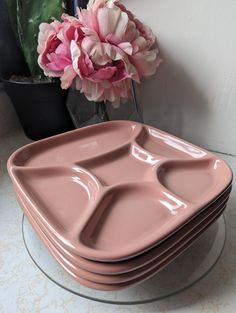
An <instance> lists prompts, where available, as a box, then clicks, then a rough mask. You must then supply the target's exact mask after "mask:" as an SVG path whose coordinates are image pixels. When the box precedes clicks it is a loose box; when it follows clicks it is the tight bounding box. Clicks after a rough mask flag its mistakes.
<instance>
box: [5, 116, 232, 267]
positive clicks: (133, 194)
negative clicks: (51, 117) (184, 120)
mask: <svg viewBox="0 0 236 313" xmlns="http://www.w3.org/2000/svg"><path fill="white" fill-rule="evenodd" d="M8 170H9V173H10V175H11V178H12V180H13V182H14V185H15V188H16V190H17V192H18V193H19V195H20V197H22V198H24V199H26V201H27V202H29V203H30V205H31V206H32V208H33V211H35V212H37V214H38V215H39V216H40V217H41V219H43V220H44V222H45V223H46V225H47V227H48V228H49V229H50V232H52V233H53V234H54V235H55V236H56V237H57V238H58V240H59V241H60V242H61V244H62V245H63V246H64V247H66V248H67V250H69V251H70V252H72V253H74V254H78V255H80V256H83V257H85V258H88V259H91V260H100V261H111V262H112V261H118V260H124V259H128V258H131V257H133V256H135V255H138V254H141V253H143V252H144V251H146V250H148V249H150V248H151V247H153V246H155V245H157V244H158V243H159V242H160V241H161V240H163V239H164V238H166V236H169V235H170V234H171V233H173V232H174V231H175V230H176V229H178V228H179V227H180V226H181V225H183V224H184V223H185V222H187V221H188V220H189V219H190V218H191V217H193V216H194V214H196V213H197V212H199V211H200V210H201V209H202V208H204V207H205V206H206V205H207V204H208V203H209V202H211V201H212V199H213V198H215V197H216V196H217V195H219V194H220V193H222V192H223V191H224V189H225V188H226V187H227V186H228V185H229V184H230V182H231V180H232V173H231V170H230V169H229V167H228V166H227V165H226V164H225V162H224V161H222V160H219V159H218V158H217V157H216V156H214V155H213V154H212V153H209V152H207V151H205V150H203V149H201V148H198V147H196V146H194V145H192V144H189V143H187V142H185V141H183V140H180V139H178V138H176V137H174V136H171V135H169V134H166V133H164V132H162V131H159V130H157V129H154V128H152V127H149V126H145V125H141V124H138V123H135V122H128V121H115V122H107V123H103V124H98V125H94V126H90V127H86V128H84V129H79V130H75V131H72V132H69V133H66V134H62V135H59V136H55V137H51V138H48V139H45V140H42V141H39V142H36V143H33V144H30V145H28V146H25V147H23V148H21V149H19V150H18V151H16V152H15V153H14V154H13V155H12V156H11V158H10V159H9V162H8ZM121 229H122V231H121Z"/></svg>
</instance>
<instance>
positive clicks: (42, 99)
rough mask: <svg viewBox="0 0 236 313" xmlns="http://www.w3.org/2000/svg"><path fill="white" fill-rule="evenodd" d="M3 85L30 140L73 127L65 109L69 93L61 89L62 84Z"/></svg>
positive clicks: (8, 82) (11, 83)
mask: <svg viewBox="0 0 236 313" xmlns="http://www.w3.org/2000/svg"><path fill="white" fill-rule="evenodd" d="M3 82H4V88H5V91H6V93H7V94H8V96H9V97H10V98H11V100H12V103H13V105H14V107H15V110H16V113H17V115H18V117H19V120H20V122H21V125H22V127H23V129H24V132H25V134H26V136H27V137H29V138H30V139H33V140H38V139H42V138H45V137H49V136H52V135H56V134H59V133H62V132H65V131H68V130H71V129H73V128H74V126H73V123H72V121H71V118H70V116H69V113H68V111H67V109H66V106H65V103H66V97H67V91H65V90H62V89H61V87H60V83H59V82H48V83H29V82H15V81H11V80H3Z"/></svg>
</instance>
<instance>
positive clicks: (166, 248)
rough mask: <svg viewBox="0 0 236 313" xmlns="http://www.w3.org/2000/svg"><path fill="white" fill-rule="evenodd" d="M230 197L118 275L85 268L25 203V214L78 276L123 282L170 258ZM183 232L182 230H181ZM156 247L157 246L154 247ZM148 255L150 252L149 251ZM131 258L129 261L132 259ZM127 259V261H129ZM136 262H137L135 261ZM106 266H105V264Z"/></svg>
mask: <svg viewBox="0 0 236 313" xmlns="http://www.w3.org/2000/svg"><path fill="white" fill-rule="evenodd" d="M227 200H228V197H226V198H225V199H223V200H222V201H220V202H219V203H217V204H215V205H214V206H212V208H210V209H209V210H208V211H207V212H205V211H204V212H203V213H202V214H200V215H201V216H199V217H198V219H197V220H196V221H195V220H194V221H193V222H190V223H189V224H192V227H191V228H190V227H187V226H189V225H187V226H185V228H186V232H185V234H184V235H182V236H181V234H178V233H176V234H175V235H174V236H173V237H175V239H176V240H175V242H174V238H173V239H172V241H171V240H167V241H166V242H164V243H163V244H161V245H160V246H159V248H160V249H159V253H158V251H157V254H156V256H155V258H153V259H151V260H149V262H148V263H147V264H145V265H143V266H142V267H141V268H139V269H136V270H132V271H129V272H128V273H124V274H117V275H106V273H105V272H104V274H95V273H91V272H89V271H86V270H83V269H82V268H81V267H80V265H79V264H78V263H77V262H75V260H74V258H73V257H72V258H71V257H68V256H65V254H64V253H62V251H61V250H60V249H59V248H58V247H57V246H56V245H55V244H54V243H53V241H51V240H50V239H49V237H48V236H47V235H46V234H45V232H43V231H42V228H41V227H40V223H39V222H38V221H36V220H34V218H33V217H32V215H31V214H30V213H29V211H28V210H27V209H26V208H25V205H24V204H23V206H24V208H25V210H24V212H25V214H26V216H27V217H28V220H29V221H30V223H31V224H32V225H33V227H34V228H35V230H36V232H37V233H38V235H39V236H40V237H41V238H42V239H44V242H46V245H47V246H48V247H49V248H50V250H52V251H53V252H54V254H55V255H57V256H58V257H59V258H60V259H61V260H62V262H63V263H64V265H65V266H68V267H69V268H70V269H72V270H73V271H74V272H75V273H76V275H77V276H80V277H81V278H84V279H87V280H90V281H93V282H96V283H102V284H117V283H123V282H128V281H130V280H133V279H135V278H138V277H140V276H142V275H143V274H145V273H147V272H149V271H150V270H151V269H153V268H155V267H156V266H157V265H158V264H161V263H162V262H163V261H164V260H165V259H166V258H169V257H170V255H171V254H172V253H173V254H174V253H175V251H176V249H179V248H181V247H182V246H183V245H185V243H186V241H188V240H189V239H191V238H192V237H193V236H195V235H196V233H197V232H198V231H200V230H201V229H202V225H204V223H205V222H206V221H208V220H209V219H211V218H212V216H213V215H214V214H217V212H220V211H222V208H223V207H225V206H226V204H227ZM180 232H181V231H180ZM154 249H155V248H154ZM147 256H148V253H147ZM131 260H132V259H130V260H129V261H131ZM129 261H127V262H129ZM110 264H112V263H106V265H107V267H108V270H109V265H110ZM134 264H135V262H134ZM104 267H105V266H104Z"/></svg>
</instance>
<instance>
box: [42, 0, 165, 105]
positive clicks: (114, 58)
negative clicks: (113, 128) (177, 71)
mask: <svg viewBox="0 0 236 313" xmlns="http://www.w3.org/2000/svg"><path fill="white" fill-rule="evenodd" d="M77 14H78V15H77V17H72V16H69V15H67V14H63V15H62V17H61V21H58V20H54V21H53V22H52V23H50V24H48V23H42V24H41V25H40V31H39V36H38V53H39V58H38V63H39V65H40V67H41V68H42V69H43V70H44V74H45V75H46V76H49V77H60V79H61V87H62V88H63V89H67V88H69V87H70V86H71V85H72V83H74V84H75V87H76V89H78V90H80V92H82V93H84V94H85V96H86V97H87V99H88V100H91V101H110V102H115V103H119V102H120V101H122V102H123V101H126V100H127V99H128V98H129V96H130V88H131V80H133V81H135V82H137V83H139V82H140V80H141V78H142V77H148V76H151V75H153V74H154V73H155V72H156V69H157V67H158V65H159V64H160V61H161V60H160V58H159V55H158V50H157V48H154V47H153V46H154V43H155V36H154V35H153V33H152V31H151V29H150V28H148V27H147V26H146V25H144V24H143V23H142V22H140V21H139V20H138V19H137V18H136V17H135V16H134V15H133V14H132V13H131V12H130V11H128V10H127V9H126V8H125V6H124V5H122V4H121V3H120V2H119V1H116V0H90V1H89V3H88V5H87V9H79V8H78V9H77Z"/></svg>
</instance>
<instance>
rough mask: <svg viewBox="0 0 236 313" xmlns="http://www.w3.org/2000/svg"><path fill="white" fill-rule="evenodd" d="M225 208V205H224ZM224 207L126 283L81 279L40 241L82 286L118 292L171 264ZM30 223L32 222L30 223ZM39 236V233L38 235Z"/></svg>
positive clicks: (46, 242) (54, 251)
mask: <svg viewBox="0 0 236 313" xmlns="http://www.w3.org/2000/svg"><path fill="white" fill-rule="evenodd" d="M225 206H226V205H225ZM225 206H224V205H223V206H221V208H220V209H219V210H216V211H215V212H214V213H212V215H211V216H209V217H208V218H206V219H205V220H204V221H203V222H202V224H201V227H199V228H197V229H196V231H195V234H194V232H193V233H191V234H190V235H189V236H187V238H186V240H185V242H182V243H181V244H180V245H177V246H176V247H175V248H173V249H172V250H171V251H170V252H169V254H168V253H167V254H166V255H164V256H163V260H162V261H160V262H157V264H156V266H153V267H150V270H148V271H145V272H144V273H143V274H141V275H140V276H138V277H136V278H134V279H129V280H128V281H125V282H122V283H114V284H112V283H109V284H103V283H97V282H94V281H91V280H89V279H86V278H83V277H81V276H80V275H79V274H78V269H77V268H75V267H74V266H71V265H70V263H69V262H68V260H65V258H64V257H63V256H61V255H60V253H58V251H56V250H55V248H54V247H53V245H52V244H51V242H50V241H48V239H47V238H46V236H45V235H44V234H43V233H41V236H40V237H41V239H42V240H43V242H44V244H45V246H46V247H47V248H48V250H49V252H50V253H51V254H52V255H53V256H54V258H55V259H56V261H57V262H58V263H59V264H60V265H61V266H62V268H63V269H64V270H65V271H66V272H67V273H68V274H70V275H71V276H72V277H73V278H74V279H75V280H76V281H78V282H79V283H81V284H82V285H84V286H86V287H89V288H93V289H98V290H105V291H113V290H119V289H123V288H127V287H130V286H133V285H136V284H139V283H141V282H143V281H145V280H147V279H149V278H150V277H152V276H154V275H155V274H157V273H158V272H159V271H161V270H162V269H163V268H164V267H166V266H167V265H168V264H169V263H171V262H172V261H173V260H174V259H175V258H176V257H178V256H179V255H180V254H181V253H183V252H184V251H185V250H186V249H187V248H189V246H190V245H191V244H193V243H194V241H195V240H196V239H197V238H198V237H199V236H200V235H201V234H202V233H203V232H204V231H205V230H206V229H207V228H208V227H209V226H210V225H211V224H212V223H213V222H214V221H215V220H216V219H217V218H218V217H219V216H220V215H221V214H222V213H223V211H224V209H225ZM31 222H32V221H31ZM32 225H33V227H34V228H35V230H36V231H37V224H36V223H34V222H33V223H32ZM38 234H39V233H38Z"/></svg>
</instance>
